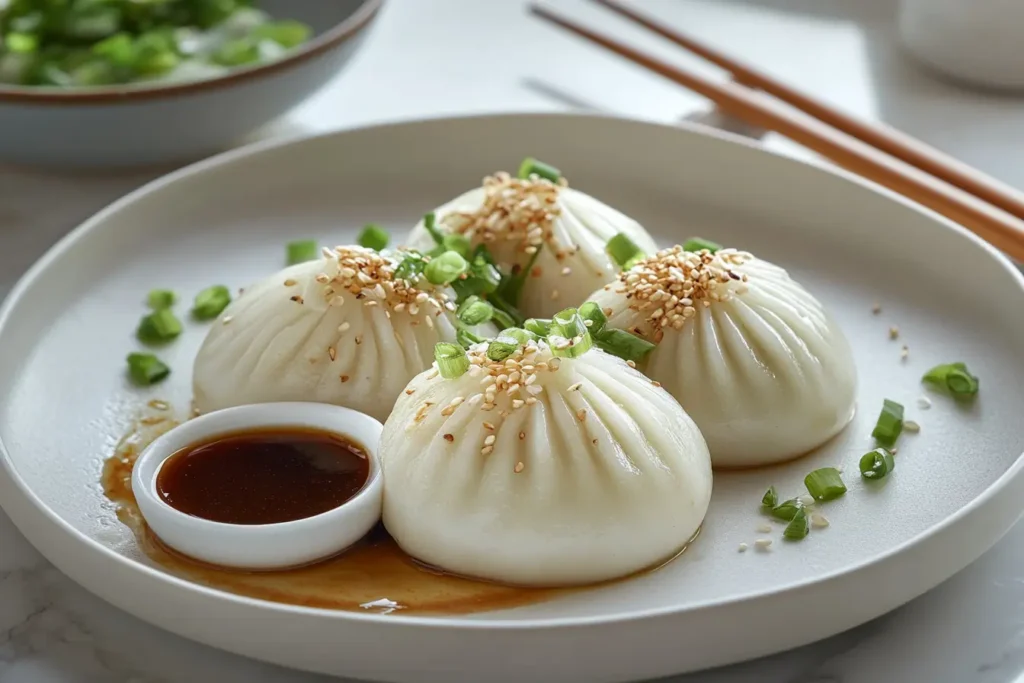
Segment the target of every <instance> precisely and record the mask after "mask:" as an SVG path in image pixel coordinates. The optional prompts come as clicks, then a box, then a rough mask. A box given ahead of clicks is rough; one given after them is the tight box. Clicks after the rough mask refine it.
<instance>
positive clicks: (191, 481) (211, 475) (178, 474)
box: [156, 428, 370, 525]
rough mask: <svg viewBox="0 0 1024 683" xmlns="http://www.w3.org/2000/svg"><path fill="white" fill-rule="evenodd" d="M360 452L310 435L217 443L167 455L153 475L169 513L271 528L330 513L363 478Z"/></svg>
mask: <svg viewBox="0 0 1024 683" xmlns="http://www.w3.org/2000/svg"><path fill="white" fill-rule="evenodd" d="M369 472H370V469H369V460H368V458H367V457H366V451H365V450H364V449H363V448H362V447H361V446H359V445H358V444H355V443H353V442H351V441H349V440H347V439H345V438H344V437H342V436H339V435H337V434H332V433H330V432H325V431H321V430H315V429H303V428H273V429H261V430H251V431H245V432H237V433H232V434H225V435H221V436H217V437H215V438H213V439H211V440H210V441H206V442H203V443H198V444H193V445H191V446H188V447H186V448H183V449H181V450H180V451H178V452H177V453H175V454H173V455H172V456H171V457H170V458H168V459H167V461H166V462H165V463H164V465H163V467H162V468H161V469H160V474H159V475H158V476H157V481H156V486H157V492H158V493H159V495H160V496H161V498H163V500H164V501H165V502H166V503H167V504H168V505H170V506H171V507H173V508H175V509H176V510H179V511H181V512H184V513H186V514H188V515H192V516H194V517H201V518H202V519H208V520H211V521H214V522H224V523H227V524H245V525H252V524H277V523H282V522H292V521H295V520H299V519H306V518H307V517H313V516H315V515H319V514H321V513H324V512H327V511H328V510H333V509H334V508H336V507H339V506H341V505H342V504H344V503H345V502H346V501H348V500H349V499H351V498H352V497H353V496H354V495H356V493H358V492H359V490H360V489H361V488H362V487H363V485H364V484H365V483H366V480H367V479H368V477H369Z"/></svg>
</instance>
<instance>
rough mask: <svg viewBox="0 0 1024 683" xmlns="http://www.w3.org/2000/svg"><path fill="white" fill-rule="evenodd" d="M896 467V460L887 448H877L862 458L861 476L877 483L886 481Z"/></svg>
mask: <svg viewBox="0 0 1024 683" xmlns="http://www.w3.org/2000/svg"><path fill="white" fill-rule="evenodd" d="M895 467H896V459H895V458H894V457H892V453H891V452H890V451H889V449H887V448H876V449H875V450H873V451H870V452H868V453H865V454H864V455H862V456H861V458H860V476H862V477H864V478H865V479H871V480H872V481H877V480H878V479H884V478H885V477H886V476H888V475H889V473H890V472H892V471H893V469H894V468H895Z"/></svg>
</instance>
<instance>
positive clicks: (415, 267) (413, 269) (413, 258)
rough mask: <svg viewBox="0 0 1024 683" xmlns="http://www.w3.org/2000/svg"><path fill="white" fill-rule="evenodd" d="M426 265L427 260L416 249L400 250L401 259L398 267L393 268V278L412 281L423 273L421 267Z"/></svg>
mask: <svg viewBox="0 0 1024 683" xmlns="http://www.w3.org/2000/svg"><path fill="white" fill-rule="evenodd" d="M426 267H427V261H426V259H424V258H423V255H422V254H420V253H419V252H418V251H412V250H411V249H410V250H409V251H403V252H401V260H400V261H399V262H398V267H397V268H395V279H396V280H405V281H407V282H413V281H415V280H416V279H418V278H419V276H420V275H422V274H423V269H424V268H426Z"/></svg>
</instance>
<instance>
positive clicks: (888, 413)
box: [871, 399, 903, 448]
mask: <svg viewBox="0 0 1024 683" xmlns="http://www.w3.org/2000/svg"><path fill="white" fill-rule="evenodd" d="M902 432H903V406H902V405H901V404H899V403H896V401H890V400H889V399H885V400H884V401H883V403H882V412H881V413H880V414H879V415H878V421H877V422H875V428H874V430H872V432H871V436H873V437H874V438H875V441H877V442H878V443H880V444H882V445H883V446H885V447H886V448H892V447H893V446H895V445H896V440H897V439H899V438H900V434H901V433H902Z"/></svg>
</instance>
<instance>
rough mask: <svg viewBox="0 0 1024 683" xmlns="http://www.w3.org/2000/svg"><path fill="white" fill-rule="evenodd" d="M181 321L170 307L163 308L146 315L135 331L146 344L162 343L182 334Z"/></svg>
mask: <svg viewBox="0 0 1024 683" xmlns="http://www.w3.org/2000/svg"><path fill="white" fill-rule="evenodd" d="M181 329H182V328H181V321H180V320H178V318H177V317H175V315H174V313H172V312H171V309H169V308H161V309H159V310H156V311H153V312H152V313H150V314H149V315H147V316H145V317H144V318H143V319H142V320H141V321H140V322H139V327H138V329H137V330H136V331H135V336H136V337H138V339H139V341H141V342H143V343H144V344H162V343H164V342H168V341H170V340H172V339H174V338H175V337H177V336H178V335H179V334H181Z"/></svg>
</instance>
